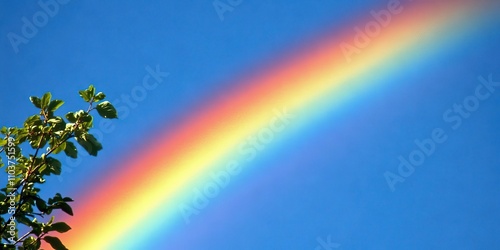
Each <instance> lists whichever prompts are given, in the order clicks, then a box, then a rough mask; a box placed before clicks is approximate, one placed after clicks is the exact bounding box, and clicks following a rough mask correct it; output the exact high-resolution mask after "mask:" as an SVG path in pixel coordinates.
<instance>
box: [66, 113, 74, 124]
mask: <svg viewBox="0 0 500 250" xmlns="http://www.w3.org/2000/svg"><path fill="white" fill-rule="evenodd" d="M66 119H68V121H69V122H76V116H75V113H74V112H68V113H67V114H66Z"/></svg>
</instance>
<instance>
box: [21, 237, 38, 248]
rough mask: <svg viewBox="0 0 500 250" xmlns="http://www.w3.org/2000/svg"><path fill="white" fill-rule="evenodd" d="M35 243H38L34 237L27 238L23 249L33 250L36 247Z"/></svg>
mask: <svg viewBox="0 0 500 250" xmlns="http://www.w3.org/2000/svg"><path fill="white" fill-rule="evenodd" d="M35 242H36V239H35V238H34V237H33V236H30V237H28V238H26V239H25V240H24V241H23V247H24V249H25V250H28V249H33V247H34V246H35Z"/></svg>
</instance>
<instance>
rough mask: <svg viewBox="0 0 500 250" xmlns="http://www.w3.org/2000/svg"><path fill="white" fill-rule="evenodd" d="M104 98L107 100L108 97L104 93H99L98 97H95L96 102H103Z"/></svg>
mask: <svg viewBox="0 0 500 250" xmlns="http://www.w3.org/2000/svg"><path fill="white" fill-rule="evenodd" d="M104 98H106V95H105V94H104V93H102V92H99V93H97V95H95V97H94V102H98V101H101V100H103V99H104Z"/></svg>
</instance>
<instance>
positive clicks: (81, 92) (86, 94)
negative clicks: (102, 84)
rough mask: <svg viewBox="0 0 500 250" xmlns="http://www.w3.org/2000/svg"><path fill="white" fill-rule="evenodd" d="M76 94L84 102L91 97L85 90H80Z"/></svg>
mask: <svg viewBox="0 0 500 250" xmlns="http://www.w3.org/2000/svg"><path fill="white" fill-rule="evenodd" d="M78 93H79V94H80V96H81V97H82V98H83V100H84V101H86V102H89V101H90V98H91V96H90V95H89V93H88V92H87V91H86V90H80V91H78Z"/></svg>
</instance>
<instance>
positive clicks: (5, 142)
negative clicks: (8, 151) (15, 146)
mask: <svg viewBox="0 0 500 250" xmlns="http://www.w3.org/2000/svg"><path fill="white" fill-rule="evenodd" d="M5 144H7V140H5V139H2V138H0V147H2V146H3V145H5Z"/></svg>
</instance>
